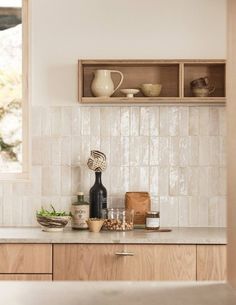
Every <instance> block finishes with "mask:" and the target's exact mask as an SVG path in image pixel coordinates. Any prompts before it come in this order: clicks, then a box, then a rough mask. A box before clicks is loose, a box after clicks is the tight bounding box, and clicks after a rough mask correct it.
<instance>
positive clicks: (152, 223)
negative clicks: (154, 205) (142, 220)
mask: <svg viewBox="0 0 236 305" xmlns="http://www.w3.org/2000/svg"><path fill="white" fill-rule="evenodd" d="M146 227H147V228H159V227H160V218H148V217H147V218H146Z"/></svg>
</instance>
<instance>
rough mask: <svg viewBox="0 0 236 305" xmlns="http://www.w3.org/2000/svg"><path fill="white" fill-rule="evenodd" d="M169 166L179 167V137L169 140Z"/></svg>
mask: <svg viewBox="0 0 236 305" xmlns="http://www.w3.org/2000/svg"><path fill="white" fill-rule="evenodd" d="M169 164H170V165H171V166H178V165H179V137H170V138H169Z"/></svg>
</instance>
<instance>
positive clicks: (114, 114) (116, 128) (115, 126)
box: [110, 107, 121, 136]
mask: <svg viewBox="0 0 236 305" xmlns="http://www.w3.org/2000/svg"><path fill="white" fill-rule="evenodd" d="M110 113H111V114H110V115H111V117H110V124H111V126H110V128H111V136H120V118H121V116H120V107H111V110H110Z"/></svg>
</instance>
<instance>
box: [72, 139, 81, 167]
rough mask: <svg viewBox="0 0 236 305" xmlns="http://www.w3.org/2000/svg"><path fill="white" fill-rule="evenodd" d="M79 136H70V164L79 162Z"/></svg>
mask: <svg viewBox="0 0 236 305" xmlns="http://www.w3.org/2000/svg"><path fill="white" fill-rule="evenodd" d="M81 142H82V140H81V136H73V137H71V164H72V165H78V164H80V163H81Z"/></svg>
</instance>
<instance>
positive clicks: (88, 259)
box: [53, 244, 196, 280]
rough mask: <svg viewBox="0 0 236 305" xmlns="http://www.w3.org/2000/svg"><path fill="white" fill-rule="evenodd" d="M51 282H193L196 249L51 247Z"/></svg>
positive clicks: (176, 246) (157, 246)
mask: <svg viewBox="0 0 236 305" xmlns="http://www.w3.org/2000/svg"><path fill="white" fill-rule="evenodd" d="M53 263H54V276H53V277H54V280H196V246H194V245H193V246H192V245H190V246H188V245H187V246H185V245H184V246H182V245H181V246H178V245H91V244H90V245H54V262H53Z"/></svg>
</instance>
